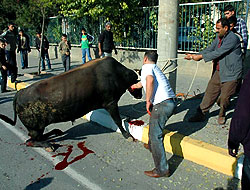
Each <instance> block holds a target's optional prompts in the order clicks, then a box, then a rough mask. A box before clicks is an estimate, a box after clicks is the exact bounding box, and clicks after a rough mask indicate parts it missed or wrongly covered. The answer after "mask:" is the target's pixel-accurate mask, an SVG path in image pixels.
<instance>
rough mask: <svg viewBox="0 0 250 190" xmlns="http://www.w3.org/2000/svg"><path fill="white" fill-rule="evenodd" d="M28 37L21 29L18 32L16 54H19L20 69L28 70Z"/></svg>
mask: <svg viewBox="0 0 250 190" xmlns="http://www.w3.org/2000/svg"><path fill="white" fill-rule="evenodd" d="M30 51H31V49H30V40H29V36H28V35H27V34H25V33H24V31H23V29H20V30H19V35H18V47H17V53H18V52H20V56H21V64H22V69H27V68H28V53H30Z"/></svg>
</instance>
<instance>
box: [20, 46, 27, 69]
mask: <svg viewBox="0 0 250 190" xmlns="http://www.w3.org/2000/svg"><path fill="white" fill-rule="evenodd" d="M20 56H21V64H22V68H25V67H26V68H27V67H28V51H27V50H20Z"/></svg>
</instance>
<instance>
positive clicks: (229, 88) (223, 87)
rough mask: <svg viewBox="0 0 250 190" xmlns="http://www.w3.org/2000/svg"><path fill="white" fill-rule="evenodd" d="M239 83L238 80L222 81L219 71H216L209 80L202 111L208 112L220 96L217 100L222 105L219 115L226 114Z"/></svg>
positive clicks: (201, 107) (201, 106)
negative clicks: (230, 99)
mask: <svg viewBox="0 0 250 190" xmlns="http://www.w3.org/2000/svg"><path fill="white" fill-rule="evenodd" d="M237 85H238V81H237V80H235V81H229V82H223V83H222V82H221V81H220V75H219V71H215V72H214V74H213V76H212V78H211V79H210V80H209V82H208V85H207V89H206V91H205V95H204V97H203V99H202V102H201V104H200V109H201V110H202V112H203V113H206V112H208V111H209V109H210V108H211V107H212V106H213V105H214V103H215V102H216V100H217V98H218V97H219V96H220V97H219V99H218V101H217V102H218V105H219V106H220V112H219V116H220V117H221V116H225V112H226V108H227V107H228V105H229V98H230V96H231V95H233V94H234V93H235V90H236V87H237Z"/></svg>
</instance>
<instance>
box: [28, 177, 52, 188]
mask: <svg viewBox="0 0 250 190" xmlns="http://www.w3.org/2000/svg"><path fill="white" fill-rule="evenodd" d="M53 179H54V178H52V177H49V178H43V179H40V180H38V181H36V182H34V183H31V184H29V185H28V186H27V187H26V188H25V190H39V189H43V188H44V187H46V186H48V185H49V184H50V183H51V182H52V180H53Z"/></svg>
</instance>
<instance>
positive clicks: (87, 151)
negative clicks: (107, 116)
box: [0, 92, 240, 190]
mask: <svg viewBox="0 0 250 190" xmlns="http://www.w3.org/2000/svg"><path fill="white" fill-rule="evenodd" d="M14 94H15V92H9V93H4V94H0V112H1V113H3V114H5V115H7V116H8V117H10V118H13V108H12V98H13V96H14ZM54 128H60V129H61V130H62V131H64V132H65V135H64V136H62V137H58V138H56V139H53V142H54V143H56V144H58V145H61V147H59V148H58V149H57V151H56V152H46V151H45V150H44V149H43V148H31V147H26V146H25V145H24V144H23V143H24V142H25V141H26V140H27V139H28V136H27V130H26V129H25V127H24V126H23V125H22V123H21V122H20V121H19V120H18V122H17V125H16V126H15V127H13V126H10V125H8V124H7V123H5V122H3V121H1V120H0V150H1V156H0V163H1V164H0V189H1V190H10V189H11V190H20V189H27V190H29V189H30V190H31V189H32V190H39V189H49V190H51V189H60V190H64V189H65V190H66V189H67V190H69V189H74V190H76V189H93V190H98V189H104V190H111V189H112V190H113V189H122V190H128V189H136V190H141V189H143V190H153V189H171V190H182V189H183V190H187V189H190V190H196V189H197V190H198V189H203V190H204V189H217V190H219V189H220V190H222V189H233V190H235V189H238V188H237V187H238V186H240V185H239V181H238V180H237V179H233V178H231V177H230V176H226V175H223V174H220V173H218V172H215V171H213V170H210V169H207V168H205V167H203V166H200V165H197V164H194V163H192V162H190V161H186V160H183V159H182V158H180V157H177V156H174V155H171V154H167V158H168V161H169V163H170V169H171V173H172V175H171V176H170V177H169V178H159V179H154V178H149V177H147V176H145V175H144V174H143V171H145V170H150V169H152V168H153V167H154V164H153V160H152V156H151V154H150V152H149V151H148V150H146V149H144V148H143V146H142V143H140V142H137V143H134V142H128V141H126V140H125V139H124V138H123V137H122V135H121V134H119V133H115V132H112V131H110V130H109V129H106V128H103V127H102V126H100V125H97V124H95V123H90V122H88V121H85V120H83V119H78V120H76V122H75V123H74V125H72V124H71V122H65V123H59V124H53V125H50V126H48V127H47V128H46V132H48V131H50V130H52V129H54ZM78 146H79V147H78ZM63 168H64V169H63Z"/></svg>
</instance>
